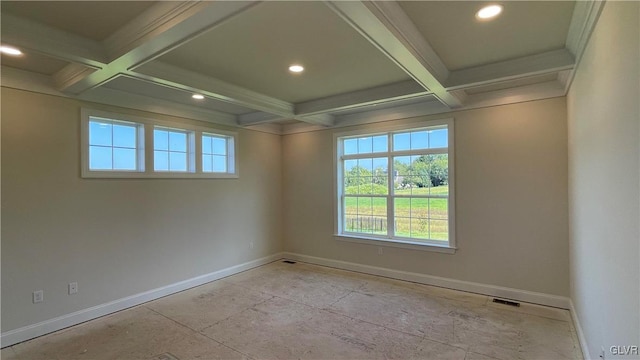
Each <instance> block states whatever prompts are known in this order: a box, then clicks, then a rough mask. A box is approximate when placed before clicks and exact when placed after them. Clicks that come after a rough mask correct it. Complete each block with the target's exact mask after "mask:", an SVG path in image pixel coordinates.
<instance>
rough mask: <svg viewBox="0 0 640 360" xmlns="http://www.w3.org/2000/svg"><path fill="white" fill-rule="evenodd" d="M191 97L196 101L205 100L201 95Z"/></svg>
mask: <svg viewBox="0 0 640 360" xmlns="http://www.w3.org/2000/svg"><path fill="white" fill-rule="evenodd" d="M191 97H192V98H194V99H196V100H202V99H204V95H200V94H193V95H191Z"/></svg>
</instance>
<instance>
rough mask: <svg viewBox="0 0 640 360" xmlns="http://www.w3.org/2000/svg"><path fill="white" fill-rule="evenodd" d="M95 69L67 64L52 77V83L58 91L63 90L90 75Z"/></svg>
mask: <svg viewBox="0 0 640 360" xmlns="http://www.w3.org/2000/svg"><path fill="white" fill-rule="evenodd" d="M95 71H96V70H95V69H92V68H89V67H86V66H84V65H81V64H73V63H72V64H69V65H67V66H65V67H63V68H62V69H60V70H58V72H56V73H55V74H53V75H52V77H53V82H54V84H55V85H56V87H57V88H58V89H64V88H66V87H68V86H70V85H71V84H73V83H75V82H77V81H79V80H81V79H83V78H85V77H87V76H89V75H91V74H92V73H93V72H95Z"/></svg>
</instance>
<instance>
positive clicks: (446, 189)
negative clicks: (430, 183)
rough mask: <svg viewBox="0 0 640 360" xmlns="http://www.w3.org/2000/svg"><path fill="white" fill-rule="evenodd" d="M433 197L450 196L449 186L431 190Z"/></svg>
mask: <svg viewBox="0 0 640 360" xmlns="http://www.w3.org/2000/svg"><path fill="white" fill-rule="evenodd" d="M429 193H430V194H431V195H449V185H448V184H446V185H440V186H438V187H432V188H431V189H429Z"/></svg>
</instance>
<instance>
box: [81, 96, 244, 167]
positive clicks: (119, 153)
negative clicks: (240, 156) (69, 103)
mask: <svg viewBox="0 0 640 360" xmlns="http://www.w3.org/2000/svg"><path fill="white" fill-rule="evenodd" d="M81 118H82V121H81V141H82V153H81V162H82V177H85V178H91V177H97V178H127V177H146V178H237V177H238V167H237V164H236V160H237V158H236V156H235V154H236V147H237V134H236V133H235V132H229V131H222V130H215V129H212V128H209V127H203V126H196V125H189V124H186V123H184V124H183V123H179V122H168V121H161V120H154V119H146V118H140V117H136V116H129V115H122V114H113V113H107V112H104V111H99V110H90V109H82V116H81ZM145 130H147V131H145Z"/></svg>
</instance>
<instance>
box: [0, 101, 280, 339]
mask: <svg viewBox="0 0 640 360" xmlns="http://www.w3.org/2000/svg"><path fill="white" fill-rule="evenodd" d="M81 106H94V107H96V108H100V109H103V110H111V111H117V112H124V113H131V114H134V115H139V116H145V117H155V118H158V117H161V118H162V119H165V120H177V121H187V122H190V121H189V120H186V119H175V118H171V117H167V116H160V115H155V114H150V113H143V112H138V111H133V110H123V109H117V108H113V107H107V106H104V105H91V104H86V103H85V104H83V103H81V102H79V101H76V100H71V99H66V98H60V97H55V96H48V95H40V94H33V93H29V92H25V91H19V90H12V89H7V88H3V89H2V332H6V331H9V330H12V329H16V328H19V327H22V326H25V325H29V324H34V323H37V322H40V321H44V320H48V319H51V318H54V317H57V316H60V315H63V314H68V313H71V312H74V311H78V310H81V309H85V308H88V307H91V306H95V305H98V304H102V303H106V302H108V301H111V300H116V299H120V298H123V297H125V296H129V295H133V294H137V293H140V292H143V291H147V290H150V289H154V288H158V287H161V286H164V285H167V284H171V283H175V282H178V281H181V280H185V279H188V278H192V277H195V276H198V275H202V274H206V273H210V272H213V271H216V270H219V269H222V268H226V267H229V266H233V265H237V264H240V263H243V262H247V261H250V260H253V259H257V258H261V257H264V256H267V255H271V254H274V253H277V252H279V251H281V246H282V241H281V239H282V236H281V230H282V228H281V221H282V214H281V209H282V205H281V197H282V196H281V174H282V173H281V156H280V155H281V149H280V147H281V142H280V137H279V136H277V135H272V134H265V133H261V132H256V131H248V130H239V146H240V149H239V169H240V178H239V179H177V180H161V179H124V180H118V179H108V180H105V179H82V178H80V107H81ZM193 123H195V122H193ZM198 124H199V125H201V126H203V125H204V126H211V125H210V124H206V123H198ZM251 241H253V242H255V246H254V248H253V249H250V248H249V243H250V242H251ZM72 281H77V282H78V284H79V293H78V294H76V295H73V296H69V295H67V284H68V283H69V282H72ZM39 289H43V290H44V298H45V301H44V302H43V303H40V304H32V303H31V293H32V292H33V291H34V290H39Z"/></svg>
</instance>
